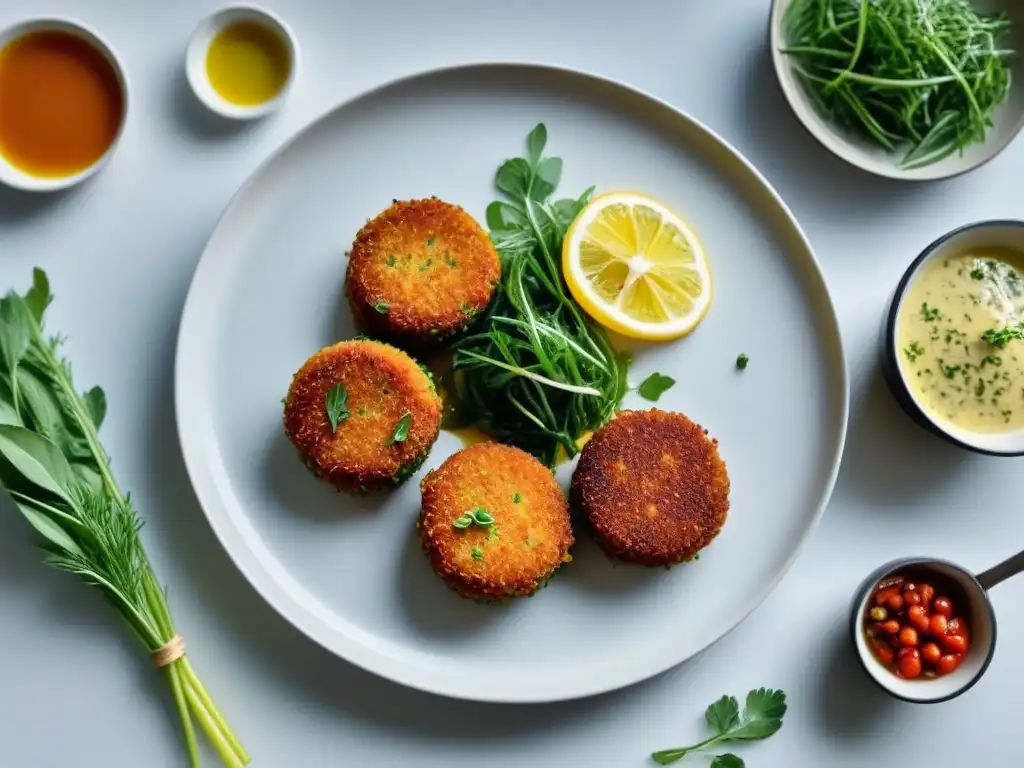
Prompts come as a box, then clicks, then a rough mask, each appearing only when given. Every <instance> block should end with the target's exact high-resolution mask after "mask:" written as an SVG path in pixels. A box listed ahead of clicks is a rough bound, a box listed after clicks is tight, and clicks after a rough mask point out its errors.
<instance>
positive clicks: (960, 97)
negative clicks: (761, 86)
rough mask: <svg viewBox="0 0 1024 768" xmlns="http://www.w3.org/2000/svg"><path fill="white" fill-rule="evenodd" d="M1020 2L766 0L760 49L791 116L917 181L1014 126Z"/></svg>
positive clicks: (964, 167) (1020, 122)
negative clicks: (766, 42)
mask: <svg viewBox="0 0 1024 768" xmlns="http://www.w3.org/2000/svg"><path fill="white" fill-rule="evenodd" d="M1022 34H1024V4H1022V3H1020V2H1017V1H1016V0H1001V2H992V0H988V2H983V0H774V2H773V6H772V12H771V25H770V45H771V55H772V61H773V63H774V65H775V71H776V73H777V75H778V78H779V83H780V85H781V86H782V91H783V93H784V94H785V96H786V99H787V100H788V101H789V104H790V106H791V107H792V108H793V111H794V112H795V113H796V116H797V117H798V118H799V120H800V121H801V122H802V123H803V125H804V127H805V128H806V129H807V130H808V131H809V132H810V133H811V135H812V136H814V137H815V138H816V139H817V140H818V141H819V142H820V143H821V144H823V145H824V146H825V147H826V148H827V149H829V150H830V151H832V152H833V153H834V154H835V155H837V156H838V157H840V158H842V159H843V160H845V161H846V162H848V163H850V164H851V165H854V166H856V167H858V168H861V169H862V170H865V171H867V172H869V173H873V174H876V175H879V176H886V177H889V178H894V179H904V180H916V181H926V180H932V179H941V178H946V177H949V176H956V175H958V174H961V173H965V172H967V171H969V170H971V169H973V168H976V167H978V166H979V165H982V164H983V163H985V162H987V161H988V160H991V159H992V158H993V157H995V156H996V155H998V154H999V153H1000V152H1001V151H1002V150H1003V149H1005V148H1006V147H1007V146H1009V144H1010V143H1011V142H1012V141H1013V139H1014V138H1015V137H1016V135H1017V134H1018V133H1019V132H1020V129H1021V127H1024V69H1022V67H1024V57H1021V56H1020V55H1018V51H1021V50H1024V38H1022V37H1021V36H1022Z"/></svg>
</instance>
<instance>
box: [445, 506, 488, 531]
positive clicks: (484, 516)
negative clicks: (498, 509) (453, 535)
mask: <svg viewBox="0 0 1024 768" xmlns="http://www.w3.org/2000/svg"><path fill="white" fill-rule="evenodd" d="M471 525H477V526H479V527H480V528H490V529H491V532H492V533H493V532H495V530H496V529H495V527H494V515H492V514H491V513H490V512H488V511H487V510H486V509H484V508H483V507H476V508H475V509H467V510H466V511H465V512H463V513H462V514H461V515H459V517H457V518H455V520H454V521H453V522H452V526H453V527H455V528H469V526H471ZM488 538H491V536H488Z"/></svg>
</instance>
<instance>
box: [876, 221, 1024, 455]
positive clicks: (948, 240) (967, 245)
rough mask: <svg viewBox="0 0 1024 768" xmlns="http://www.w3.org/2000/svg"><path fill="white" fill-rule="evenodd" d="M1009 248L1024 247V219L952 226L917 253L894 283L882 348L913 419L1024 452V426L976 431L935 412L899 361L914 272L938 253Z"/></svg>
mask: <svg viewBox="0 0 1024 768" xmlns="http://www.w3.org/2000/svg"><path fill="white" fill-rule="evenodd" d="M986 249H1010V250H1013V251H1017V252H1018V253H1024V221H1012V220H1006V221H980V222H977V223H975V224H968V225H966V226H963V227H960V228H958V229H954V230H953V231H952V232H949V233H948V234H945V235H943V236H942V237H940V238H939V239H938V240H936V241H935V242H933V243H932V244H931V245H929V246H928V247H927V248H925V249H924V251H922V252H921V254H920V255H919V256H918V257H917V258H916V259H914V261H913V262H912V263H911V265H910V266H909V267H908V268H907V271H906V272H904V273H903V277H902V279H901V280H900V282H899V285H898V286H897V288H896V292H895V294H894V295H893V299H892V303H891V304H890V306H889V314H888V316H887V317H886V323H885V339H884V342H883V348H882V372H883V374H884V376H885V379H886V382H887V383H888V385H889V389H890V390H892V393H893V396H894V397H895V398H896V400H897V402H898V403H899V404H900V406H901V407H902V408H903V410H904V411H906V413H907V415H909V416H910V417H911V418H912V419H913V420H914V421H916V422H917V423H918V424H920V425H921V426H922V427H924V428H925V429H927V430H928V431H929V432H932V433H933V434H936V435H938V436H939V437H942V438H943V439H945V440H947V441H949V442H951V443H953V444H954V445H957V446H959V447H961V448H966V449H968V450H970V451H974V452H975V453H983V454H987V455H989V456H1024V429H1016V430H1013V431H1011V432H992V433H989V432H972V431H971V430H967V429H963V428H962V427H958V426H957V425H955V424H953V423H952V422H949V421H945V420H940V419H938V418H936V417H935V416H934V415H933V414H932V412H931V411H930V410H929V409H928V408H925V407H924V405H922V403H921V402H920V400H918V398H917V397H916V396H915V394H914V393H913V391H912V389H911V387H909V386H907V382H906V380H905V379H904V370H903V367H902V366H901V363H900V350H899V346H898V334H897V332H896V329H897V328H899V320H900V314H901V313H902V312H903V311H904V309H903V307H904V303H905V302H904V298H905V297H906V294H907V289H908V288H909V287H910V284H911V283H912V282H913V280H914V277H916V276H917V274H918V273H919V272H920V271H921V269H922V268H923V267H924V266H926V265H927V264H930V263H931V262H932V261H934V260H936V259H945V258H948V257H950V256H956V255H959V254H962V253H966V252H968V251H973V250H986Z"/></svg>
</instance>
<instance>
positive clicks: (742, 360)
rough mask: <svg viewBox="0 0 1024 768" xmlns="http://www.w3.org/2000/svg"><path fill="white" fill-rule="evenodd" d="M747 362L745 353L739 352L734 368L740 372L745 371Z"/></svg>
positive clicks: (748, 359)
mask: <svg viewBox="0 0 1024 768" xmlns="http://www.w3.org/2000/svg"><path fill="white" fill-rule="evenodd" d="M749 362H750V358H749V357H747V354H746V352H740V354H739V356H738V357H737V358H736V367H737V368H739V369H740V370H741V371H744V370H746V368H747V364H748V363H749Z"/></svg>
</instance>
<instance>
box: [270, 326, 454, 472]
mask: <svg viewBox="0 0 1024 768" xmlns="http://www.w3.org/2000/svg"><path fill="white" fill-rule="evenodd" d="M329 401H330V403H329ZM332 408H333V416H334V418H335V420H336V428H334V425H332V423H331V416H332ZM440 426H441V398H440V397H439V396H438V394H437V392H436V391H435V389H434V385H433V382H432V381H431V378H430V376H429V375H428V374H427V373H425V372H424V371H423V369H422V368H420V366H419V365H418V364H417V363H416V361H415V360H413V359H412V358H411V357H410V356H409V355H408V354H406V353H405V352H403V351H401V350H400V349H396V348H395V347H392V346H389V345H387V344H381V343H379V342H375V341H368V340H362V339H357V340H353V341H342V342H339V343H337V344H334V345H333V346H330V347H325V348H324V349H321V350H320V351H319V352H317V353H316V354H315V355H313V356H312V357H310V358H309V359H308V360H307V361H306V362H305V364H303V366H302V368H300V369H299V371H298V372H297V373H296V374H295V375H294V377H293V378H292V383H291V387H290V388H289V390H288V396H287V397H286V398H285V407H284V430H285V433H286V434H287V435H288V439H289V440H291V442H292V444H293V445H294V446H295V447H296V449H298V451H299V453H300V454H301V455H302V457H303V460H304V461H305V462H306V464H307V466H308V467H309V468H310V469H311V470H312V471H313V472H314V473H315V474H316V475H317V476H319V477H321V478H323V479H324V480H326V481H328V482H330V483H332V484H333V485H334V486H336V487H337V488H338V489H340V490H343V491H352V492H358V491H368V490H377V489H383V488H390V487H394V486H395V485H399V484H401V483H403V482H404V481H405V480H407V479H408V478H409V477H410V476H411V475H412V474H413V473H414V472H415V471H416V470H417V469H418V468H419V467H420V465H421V464H422V463H423V460H424V459H425V458H426V457H427V454H428V453H429V452H430V449H431V447H432V446H433V444H434V441H435V440H436V439H437V436H438V432H439V430H440Z"/></svg>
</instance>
